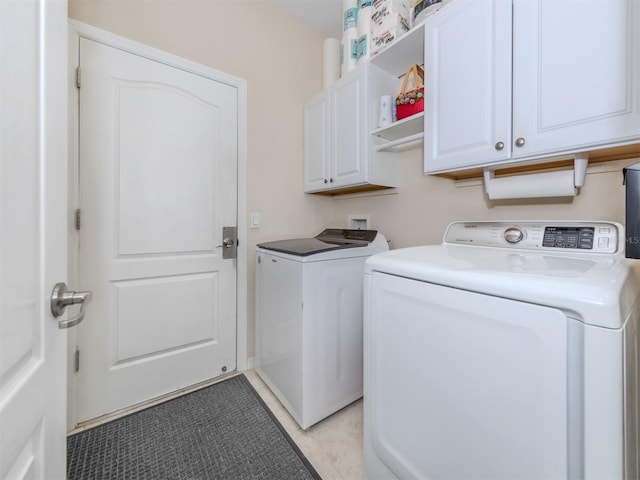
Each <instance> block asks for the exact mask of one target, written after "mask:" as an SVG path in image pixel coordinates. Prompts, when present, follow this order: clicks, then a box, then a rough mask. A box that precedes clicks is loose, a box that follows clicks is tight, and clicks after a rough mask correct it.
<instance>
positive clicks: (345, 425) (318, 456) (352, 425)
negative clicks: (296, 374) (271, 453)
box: [242, 370, 364, 480]
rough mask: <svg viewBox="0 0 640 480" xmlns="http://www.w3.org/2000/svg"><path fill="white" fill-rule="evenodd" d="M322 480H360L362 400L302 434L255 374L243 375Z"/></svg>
mask: <svg viewBox="0 0 640 480" xmlns="http://www.w3.org/2000/svg"><path fill="white" fill-rule="evenodd" d="M242 373H244V374H245V376H246V377H247V379H248V380H249V381H250V382H251V384H252V385H253V387H254V388H255V389H256V391H257V392H258V393H259V394H260V396H261V397H262V399H263V400H264V401H265V403H266V404H267V405H268V406H269V408H270V409H271V411H272V412H273V413H274V414H275V416H276V418H277V419H278V420H279V421H280V423H281V424H282V425H283V426H284V428H285V429H286V430H287V433H289V435H290V436H291V438H293V440H294V441H295V442H296V444H297V445H298V447H299V448H300V450H302V452H303V453H304V454H305V456H306V457H307V458H308V459H309V461H310V462H311V464H312V465H313V466H314V467H315V469H316V470H317V471H318V473H319V474H320V476H321V477H322V479H323V480H361V479H363V478H364V466H363V459H362V399H360V400H358V401H357V402H354V403H352V404H351V405H348V406H347V407H345V408H343V409H342V410H340V411H339V412H336V413H334V414H333V415H331V416H330V417H328V418H326V419H325V420H323V421H321V422H319V423H317V424H315V425H313V426H312V427H310V428H309V429H307V430H302V429H301V428H300V426H299V425H298V424H297V423H296V421H295V420H294V419H293V417H291V415H289V413H288V412H287V410H286V409H285V408H284V407H283V406H282V404H281V403H280V401H279V400H278V399H277V398H276V397H275V395H274V394H273V393H272V392H271V390H269V387H267V386H266V385H265V384H264V382H263V381H262V380H261V379H260V377H259V376H258V374H257V373H255V371H254V370H247V371H245V372H242Z"/></svg>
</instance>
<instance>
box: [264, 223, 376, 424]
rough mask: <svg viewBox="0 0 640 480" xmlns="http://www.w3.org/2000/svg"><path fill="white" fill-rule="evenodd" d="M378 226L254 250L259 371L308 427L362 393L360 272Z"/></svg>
mask: <svg viewBox="0 0 640 480" xmlns="http://www.w3.org/2000/svg"><path fill="white" fill-rule="evenodd" d="M388 248H389V247H388V245H387V241H386V239H385V238H384V236H383V235H382V234H380V233H378V232H376V231H375V230H343V229H327V230H324V231H323V232H321V233H320V234H318V235H317V236H316V237H313V238H299V239H291V240H279V241H274V242H267V243H261V244H259V245H258V248H257V249H256V297H255V298H256V305H255V306H256V346H255V349H256V356H255V359H256V366H255V369H256V372H257V373H258V375H259V376H260V377H261V378H262V379H263V380H264V382H265V383H266V384H267V385H268V386H269V388H270V389H271V390H272V391H273V393H274V394H275V395H276V396H277V397H278V399H279V400H280V401H281V402H282V404H283V405H284V406H285V407H286V408H287V410H288V411H289V413H290V414H291V415H292V416H293V418H295V420H296V421H297V422H298V423H299V424H300V426H301V427H302V428H303V429H307V428H309V427H310V426H311V425H313V424H315V423H316V422H318V421H320V420H322V419H323V418H326V417H327V416H329V415H331V414H332V413H334V412H336V411H338V410H339V409H341V408H343V407H345V406H346V405H348V404H350V403H352V402H353V401H355V400H357V399H359V398H360V397H362V388H363V387H362V371H363V366H362V322H363V317H362V302H363V296H362V275H363V272H364V262H365V260H366V259H367V257H369V256H370V255H373V254H375V253H379V252H382V251H385V250H388Z"/></svg>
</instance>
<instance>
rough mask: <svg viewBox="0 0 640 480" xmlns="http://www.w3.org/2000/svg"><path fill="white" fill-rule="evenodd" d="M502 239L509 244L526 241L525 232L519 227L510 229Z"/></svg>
mask: <svg viewBox="0 0 640 480" xmlns="http://www.w3.org/2000/svg"><path fill="white" fill-rule="evenodd" d="M502 237H503V238H504V239H505V240H506V241H507V243H511V244H514V243H519V242H521V241H522V239H524V232H523V231H522V230H521V229H520V228H518V227H509V228H507V229H506V230H505V231H504V233H503V234H502Z"/></svg>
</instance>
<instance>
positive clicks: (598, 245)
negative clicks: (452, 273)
mask: <svg viewBox="0 0 640 480" xmlns="http://www.w3.org/2000/svg"><path fill="white" fill-rule="evenodd" d="M622 228H623V227H622V225H620V224H618V223H614V222H577V221H576V222H573V221H548V222H546V221H545V222H538V221H513V222H454V223H452V224H450V225H449V227H448V228H447V231H446V232H445V236H444V243H448V244H455V245H475V246H480V247H506V248H517V249H527V250H531V249H533V250H557V251H560V250H561V251H565V252H567V251H575V252H579V253H608V254H612V253H618V252H620V251H623V250H621V248H622V247H621V246H620V245H619V244H620V239H621V238H624V233H623V229H622Z"/></svg>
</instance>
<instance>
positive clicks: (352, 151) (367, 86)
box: [304, 63, 399, 194]
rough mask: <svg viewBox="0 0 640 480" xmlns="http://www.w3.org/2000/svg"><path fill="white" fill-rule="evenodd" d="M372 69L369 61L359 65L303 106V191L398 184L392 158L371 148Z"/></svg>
mask: <svg viewBox="0 0 640 480" xmlns="http://www.w3.org/2000/svg"><path fill="white" fill-rule="evenodd" d="M373 68H374V67H373V66H372V65H370V64H369V63H367V64H364V65H362V66H359V67H358V68H357V69H355V70H353V71H352V72H349V73H348V74H347V75H345V76H344V77H343V78H341V79H340V80H338V81H337V82H335V83H334V84H333V85H332V86H331V87H329V88H328V89H327V90H325V91H323V92H322V93H320V94H318V95H316V96H315V97H313V98H311V99H310V100H309V101H307V103H305V106H304V191H305V192H307V193H329V194H334V193H349V192H354V191H361V190H372V189H377V188H389V187H396V186H397V185H398V178H399V166H398V162H397V158H396V156H395V155H394V154H389V153H380V152H377V151H375V150H374V149H372V143H373V139H372V136H371V135H370V129H369V124H370V122H371V117H372V115H374V109H372V108H371V105H372V103H373V100H374V99H373V98H372V95H378V93H377V92H378V91H379V90H378V87H377V85H378V83H379V82H378V80H376V81H375V82H373V86H372V82H371V71H372V69H373ZM395 81H397V79H394V88H395ZM387 90H390V89H387ZM389 93H391V91H389ZM375 115H377V110H376V112H375Z"/></svg>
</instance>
